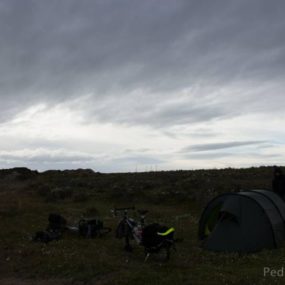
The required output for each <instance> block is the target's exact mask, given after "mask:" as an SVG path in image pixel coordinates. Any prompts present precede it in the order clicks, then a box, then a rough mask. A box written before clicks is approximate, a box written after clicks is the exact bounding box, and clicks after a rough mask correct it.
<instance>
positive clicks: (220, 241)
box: [199, 190, 285, 252]
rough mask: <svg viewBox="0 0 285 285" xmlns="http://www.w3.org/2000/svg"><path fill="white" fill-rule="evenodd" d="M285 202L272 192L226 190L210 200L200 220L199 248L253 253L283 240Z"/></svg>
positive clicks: (284, 231) (277, 244) (272, 246)
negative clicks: (230, 191) (200, 246)
mask: <svg viewBox="0 0 285 285" xmlns="http://www.w3.org/2000/svg"><path fill="white" fill-rule="evenodd" d="M284 221H285V203H284V201H283V200H282V199H281V198H280V197H279V196H278V195H277V194H275V193H274V192H272V191H267V190H252V191H243V192H239V193H226V194H222V195H219V196H217V197H216V198H214V199H213V200H211V201H210V202H209V203H208V205H207V207H206V208H205V209H204V211H203V213H202V216H201V218H200V222H199V239H200V240H201V241H202V247H203V248H205V249H208V250H213V251H224V252H256V251H259V250H262V249H264V248H267V249H272V248H276V247H279V246H280V245H281V244H282V243H283V241H284V239H285V225H284Z"/></svg>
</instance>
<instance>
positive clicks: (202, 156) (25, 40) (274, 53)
mask: <svg viewBox="0 0 285 285" xmlns="http://www.w3.org/2000/svg"><path fill="white" fill-rule="evenodd" d="M284 13H285V2H284V1H283V0H280V1H278V0H276V1H275V0H272V1H268V0H250V1H248V0H239V1H236V0H224V1H218V0H216V1H213V0H207V1H206V0H204V1H198V0H196V1H193V0H185V1H182V0H181V1H180V0H144V1H140V0H101V1H99V0H82V1H78V0H49V1H46V0H34V1H33V0H0V99H1V103H0V168H10V167H15V166H26V167H29V168H31V169H38V170H45V169H74V168H92V169H94V170H95V171H101V172H117V171H146V170H156V169H157V170H168V169H173V170H175V169H196V168H213V167H217V168H224V167H248V166H255V165H273V164H277V165H282V164H284V161H285V145H284V141H285V112H284V110H285V96H284V95H285V32H284V31H285V17H284Z"/></svg>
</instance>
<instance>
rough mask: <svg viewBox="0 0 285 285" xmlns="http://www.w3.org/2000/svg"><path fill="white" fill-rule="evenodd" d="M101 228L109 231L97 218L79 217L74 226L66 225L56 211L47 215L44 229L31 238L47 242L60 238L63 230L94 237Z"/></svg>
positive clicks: (98, 234) (99, 233)
mask: <svg viewBox="0 0 285 285" xmlns="http://www.w3.org/2000/svg"><path fill="white" fill-rule="evenodd" d="M103 230H105V232H109V231H110V229H109V228H104V226H103V222H102V221H101V220H100V219H97V218H89V219H81V220H80V221H79V222H78V224H77V225H76V226H68V225H67V221H66V219H65V218H64V217H62V216H61V215H60V214H57V213H51V214H49V217H48V226H47V228H46V230H43V231H38V232H36V233H35V235H34V237H33V238H32V239H33V241H36V242H44V243H48V242H50V241H53V240H59V239H61V238H62V235H63V233H64V232H70V233H76V234H78V235H79V236H81V237H85V238H94V237H97V236H100V235H101V233H102V231H103Z"/></svg>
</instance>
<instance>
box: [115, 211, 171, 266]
mask: <svg viewBox="0 0 285 285" xmlns="http://www.w3.org/2000/svg"><path fill="white" fill-rule="evenodd" d="M130 210H133V211H134V210H135V207H127V208H114V209H113V210H112V212H113V214H114V215H115V216H117V215H118V214H119V213H122V214H123V217H122V219H121V220H120V222H119V224H118V226H117V229H116V237H117V238H119V239H122V238H124V240H125V247H124V249H125V250H126V251H132V246H131V245H130V240H132V239H134V240H135V241H136V242H137V243H138V244H139V245H141V246H143V247H144V250H145V261H146V260H147V259H148V257H149V256H150V254H151V253H160V252H161V251H164V252H165V260H168V259H169V257H170V251H171V249H174V250H175V240H174V233H175V229H174V228H173V227H167V226H164V225H160V224H158V223H153V224H149V225H145V215H146V214H147V213H148V211H147V210H138V211H137V212H138V214H139V215H140V221H139V222H137V221H135V220H134V219H132V218H130V217H129V216H128V212H129V211H130Z"/></svg>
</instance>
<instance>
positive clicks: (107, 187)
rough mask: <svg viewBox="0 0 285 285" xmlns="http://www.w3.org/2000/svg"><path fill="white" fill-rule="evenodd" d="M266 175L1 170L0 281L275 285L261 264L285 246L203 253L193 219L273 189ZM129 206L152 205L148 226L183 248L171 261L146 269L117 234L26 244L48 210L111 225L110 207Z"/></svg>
mask: <svg viewBox="0 0 285 285" xmlns="http://www.w3.org/2000/svg"><path fill="white" fill-rule="evenodd" d="M271 178H272V168H271V167H260V168H250V169H223V170H197V171H167V172H145V173H118V174H102V173H98V172H93V171H92V170H83V169H79V170H66V171H46V172H43V173H38V172H36V171H30V170H29V169H26V168H15V169H10V170H0V226H1V231H0V284H112V285H113V284H166V285H167V284H177V285H178V284H279V283H280V284H281V283H282V279H281V280H280V278H279V279H278V278H277V277H276V278H272V277H269V278H264V277H263V267H264V266H270V267H272V268H274V267H275V268H280V267H282V264H284V261H285V259H284V256H285V249H284V248H281V249H276V250H273V251H263V252H260V253H257V254H250V255H245V256H239V255H237V254H218V253H212V252H207V251H204V250H202V249H201V248H200V247H199V242H198V240H197V230H198V221H199V217H200V214H201V212H202V210H203V208H204V206H205V205H206V204H207V202H208V201H209V200H210V199H211V198H213V197H214V196H216V195H217V194H219V193H223V192H229V191H240V190H241V189H258V188H259V189H270V188H271ZM130 205H135V206H136V207H137V208H144V209H145V208H146V209H148V210H149V211H150V212H149V214H148V216H147V221H148V222H153V221H160V222H163V223H166V224H168V225H173V226H174V227H175V228H176V232H177V233H176V235H177V237H179V238H182V239H183V242H181V243H179V244H177V252H176V253H174V254H173V255H172V257H171V259H170V261H169V262H167V263H162V262H161V261H160V260H158V259H157V258H156V257H155V256H152V257H151V258H150V259H149V260H148V262H147V263H143V250H142V248H140V247H138V246H136V247H135V250H134V252H133V253H126V252H124V251H123V243H122V241H120V240H116V239H115V238H114V233H111V234H109V235H108V236H106V237H104V238H97V239H84V238H79V237H78V236H74V235H71V234H66V235H64V237H63V239H61V240H59V241H55V242H51V243H49V244H41V243H33V242H31V241H30V237H31V236H32V235H33V234H34V233H35V232H36V231H37V230H41V229H44V228H45V227H46V225H47V217H48V214H49V213H50V212H58V213H61V214H62V215H63V216H64V217H66V218H67V220H68V222H69V223H70V224H74V223H76V221H78V219H79V218H80V217H81V216H84V215H86V213H87V214H88V213H91V212H92V213H93V214H94V212H95V213H96V215H100V216H101V218H102V219H103V220H104V224H105V225H106V226H110V227H112V228H115V227H116V224H117V219H116V218H113V217H112V216H111V214H110V209H111V208H112V207H114V206H118V207H120V206H130ZM284 278H285V277H284Z"/></svg>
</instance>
